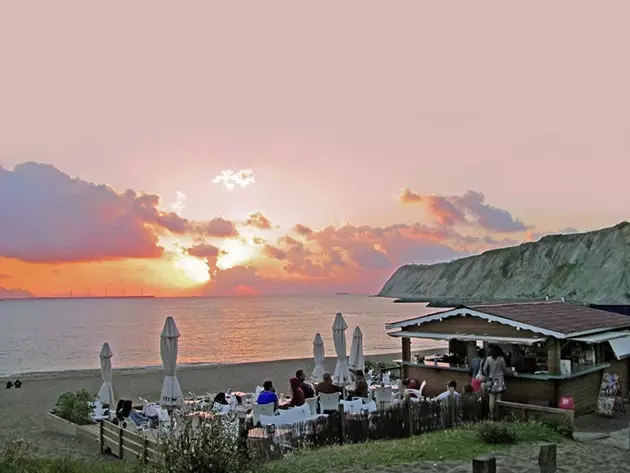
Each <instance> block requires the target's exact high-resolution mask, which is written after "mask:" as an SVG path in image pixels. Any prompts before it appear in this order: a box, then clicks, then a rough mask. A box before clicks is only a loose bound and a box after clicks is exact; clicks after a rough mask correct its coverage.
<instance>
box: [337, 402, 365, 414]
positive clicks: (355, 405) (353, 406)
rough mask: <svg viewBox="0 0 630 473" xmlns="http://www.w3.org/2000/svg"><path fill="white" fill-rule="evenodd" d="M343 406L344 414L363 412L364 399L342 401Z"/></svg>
mask: <svg viewBox="0 0 630 473" xmlns="http://www.w3.org/2000/svg"><path fill="white" fill-rule="evenodd" d="M341 404H343V409H344V412H347V413H350V414H353V413H358V412H361V410H363V400H362V399H356V400H354V401H341Z"/></svg>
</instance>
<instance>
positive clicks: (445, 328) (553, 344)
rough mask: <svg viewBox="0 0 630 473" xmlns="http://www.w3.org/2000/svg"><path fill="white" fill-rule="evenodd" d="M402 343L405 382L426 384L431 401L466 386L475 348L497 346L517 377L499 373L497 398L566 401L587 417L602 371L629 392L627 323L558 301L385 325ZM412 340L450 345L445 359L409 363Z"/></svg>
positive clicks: (464, 310)
mask: <svg viewBox="0 0 630 473" xmlns="http://www.w3.org/2000/svg"><path fill="white" fill-rule="evenodd" d="M386 329H387V330H388V335H390V336H392V337H399V338H400V339H401V341H402V355H403V370H404V374H405V376H406V377H411V378H416V379H418V380H420V381H424V380H426V381H427V386H426V388H425V392H426V393H427V395H429V396H434V395H437V394H438V393H440V392H442V391H444V390H445V389H446V384H447V383H448V382H449V381H450V380H455V381H457V383H458V386H463V385H465V384H468V383H470V381H471V368H470V363H471V361H472V359H473V358H474V357H475V356H476V352H477V348H478V347H480V346H481V344H484V345H487V344H497V345H500V346H501V347H502V348H503V349H504V351H505V352H506V353H508V354H511V355H512V356H509V355H508V358H509V360H510V361H511V363H510V364H511V365H512V366H514V368H515V371H516V373H517V375H516V376H513V375H510V374H508V375H506V384H507V388H508V390H507V392H506V393H505V394H504V396H503V399H504V400H506V401H515V402H521V403H531V404H538V405H546V406H550V407H556V406H557V404H558V402H559V399H560V397H562V396H570V397H572V398H573V401H574V405H575V413H576V414H577V415H580V414H586V413H589V412H593V411H594V410H595V409H596V407H597V398H598V394H599V390H600V385H601V381H602V375H603V373H604V372H607V373H611V374H617V375H618V376H619V381H620V385H621V391H622V394H623V396H624V397H625V396H627V394H628V379H629V377H630V372H629V367H630V365H629V361H628V360H629V357H630V317H628V316H626V315H621V314H616V313H613V312H607V311H603V310H597V309H593V308H590V307H586V306H579V305H573V304H567V303H564V302H555V301H550V302H522V303H505V304H485V305H475V306H472V305H471V306H458V307H456V308H455V309H452V310H447V311H442V312H436V313H433V314H429V315H425V316H422V317H417V318H414V319H409V320H403V321H400V322H395V323H391V324H388V325H387V326H386ZM413 339H430V340H443V341H448V342H449V352H450V353H449V355H447V356H442V357H439V356H435V357H425V358H423V359H420V360H412V359H411V341H412V340H413Z"/></svg>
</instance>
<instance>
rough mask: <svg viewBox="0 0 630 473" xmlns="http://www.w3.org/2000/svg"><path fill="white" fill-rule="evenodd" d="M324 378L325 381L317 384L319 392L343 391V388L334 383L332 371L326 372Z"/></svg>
mask: <svg viewBox="0 0 630 473" xmlns="http://www.w3.org/2000/svg"><path fill="white" fill-rule="evenodd" d="M322 379H323V381H322V382H321V383H319V384H318V385H317V394H335V393H340V392H341V391H342V389H341V388H339V387H338V386H335V385H334V384H333V382H332V376H331V375H330V373H328V372H326V373H324V375H323V376H322Z"/></svg>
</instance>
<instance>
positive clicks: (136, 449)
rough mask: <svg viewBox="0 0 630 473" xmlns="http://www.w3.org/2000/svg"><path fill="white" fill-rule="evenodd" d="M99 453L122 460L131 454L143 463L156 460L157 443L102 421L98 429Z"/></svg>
mask: <svg viewBox="0 0 630 473" xmlns="http://www.w3.org/2000/svg"><path fill="white" fill-rule="evenodd" d="M99 430H100V431H99V443H100V444H101V453H107V452H109V453H111V454H112V455H114V456H116V457H118V458H123V457H124V456H125V453H127V454H131V455H133V456H134V457H136V458H137V459H139V460H140V461H142V462H143V463H145V464H146V463H149V462H155V461H156V460H157V442H155V440H151V439H148V438H147V437H144V436H142V435H138V434H134V433H132V432H129V431H128V430H126V429H123V428H121V427H120V426H118V425H115V424H112V423H111V422H109V421H106V420H102V421H101V422H100V428H99Z"/></svg>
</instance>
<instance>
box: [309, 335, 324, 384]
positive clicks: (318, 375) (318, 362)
mask: <svg viewBox="0 0 630 473" xmlns="http://www.w3.org/2000/svg"><path fill="white" fill-rule="evenodd" d="M325 357H326V354H325V351H324V340H322V336H321V335H320V334H319V333H316V334H315V338H314V339H313V358H314V359H315V368H313V373H311V378H312V379H313V381H321V380H322V377H323V375H324V372H325V371H326V369H325V368H324V360H325Z"/></svg>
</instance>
